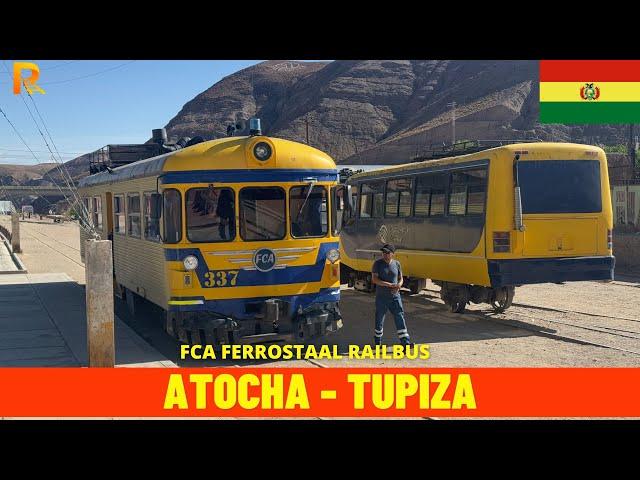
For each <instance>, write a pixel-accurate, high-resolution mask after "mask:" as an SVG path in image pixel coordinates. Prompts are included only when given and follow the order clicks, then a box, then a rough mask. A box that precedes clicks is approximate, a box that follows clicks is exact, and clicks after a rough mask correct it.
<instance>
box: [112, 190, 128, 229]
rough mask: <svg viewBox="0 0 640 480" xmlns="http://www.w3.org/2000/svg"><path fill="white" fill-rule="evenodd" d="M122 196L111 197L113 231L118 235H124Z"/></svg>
mask: <svg viewBox="0 0 640 480" xmlns="http://www.w3.org/2000/svg"><path fill="white" fill-rule="evenodd" d="M124 218H125V217H124V196H122V195H114V196H113V231H114V232H115V233H119V234H120V235H124V234H125V225H124Z"/></svg>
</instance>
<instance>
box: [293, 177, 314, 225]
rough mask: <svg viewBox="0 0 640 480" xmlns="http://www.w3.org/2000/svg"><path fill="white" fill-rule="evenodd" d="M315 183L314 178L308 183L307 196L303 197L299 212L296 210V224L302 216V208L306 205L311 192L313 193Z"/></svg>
mask: <svg viewBox="0 0 640 480" xmlns="http://www.w3.org/2000/svg"><path fill="white" fill-rule="evenodd" d="M317 182H318V180H317V179H316V178H314V179H312V180H311V181H310V182H309V191H308V192H307V196H306V197H305V199H304V202H302V205H300V210H298V214H297V215H296V223H298V220H300V215H302V210H303V209H304V206H305V205H306V204H307V200H309V196H310V195H311V192H312V191H313V187H314V186H315V184H316V183H317Z"/></svg>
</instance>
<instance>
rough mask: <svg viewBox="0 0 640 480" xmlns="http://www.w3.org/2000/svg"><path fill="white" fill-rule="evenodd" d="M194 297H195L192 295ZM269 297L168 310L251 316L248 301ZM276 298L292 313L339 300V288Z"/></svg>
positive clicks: (240, 317) (238, 316)
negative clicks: (287, 304)
mask: <svg viewBox="0 0 640 480" xmlns="http://www.w3.org/2000/svg"><path fill="white" fill-rule="evenodd" d="M194 298H195V297H194ZM269 298H274V297H273V296H270V297H253V298H242V299H236V298H234V299H231V300H205V302H204V305H169V310H171V311H176V312H203V311H208V312H216V313H219V314H222V315H227V316H233V317H235V318H239V319H244V318H253V317H254V315H255V313H247V311H246V305H247V304H250V303H256V302H263V301H265V300H268V299H269ZM277 298H278V299H280V300H282V301H284V302H289V312H290V314H293V313H294V312H296V311H297V310H298V308H299V307H302V309H303V310H304V309H305V308H307V307H308V306H309V305H311V304H312V303H332V302H338V301H339V300H340V289H339V288H324V289H321V290H320V291H319V292H316V293H307V294H304V295H287V296H280V297H277Z"/></svg>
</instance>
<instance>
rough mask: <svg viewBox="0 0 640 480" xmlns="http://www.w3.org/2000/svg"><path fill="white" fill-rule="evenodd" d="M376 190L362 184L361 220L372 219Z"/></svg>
mask: <svg viewBox="0 0 640 480" xmlns="http://www.w3.org/2000/svg"><path fill="white" fill-rule="evenodd" d="M373 192H374V190H373V189H372V188H371V186H370V185H369V184H367V183H362V184H360V218H370V217H371V211H372V206H373Z"/></svg>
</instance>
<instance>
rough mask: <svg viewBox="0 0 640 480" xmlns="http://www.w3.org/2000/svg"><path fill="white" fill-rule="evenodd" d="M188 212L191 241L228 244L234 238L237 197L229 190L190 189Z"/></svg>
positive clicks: (188, 236)
mask: <svg viewBox="0 0 640 480" xmlns="http://www.w3.org/2000/svg"><path fill="white" fill-rule="evenodd" d="M185 211H186V214H187V238H188V239H189V240H190V241H192V242H197V243H198V242H228V241H231V240H233V239H234V238H235V236H236V214H235V195H234V192H233V190H231V189H230V188H213V187H207V188H192V189H190V190H188V191H187V204H186V208H185Z"/></svg>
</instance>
